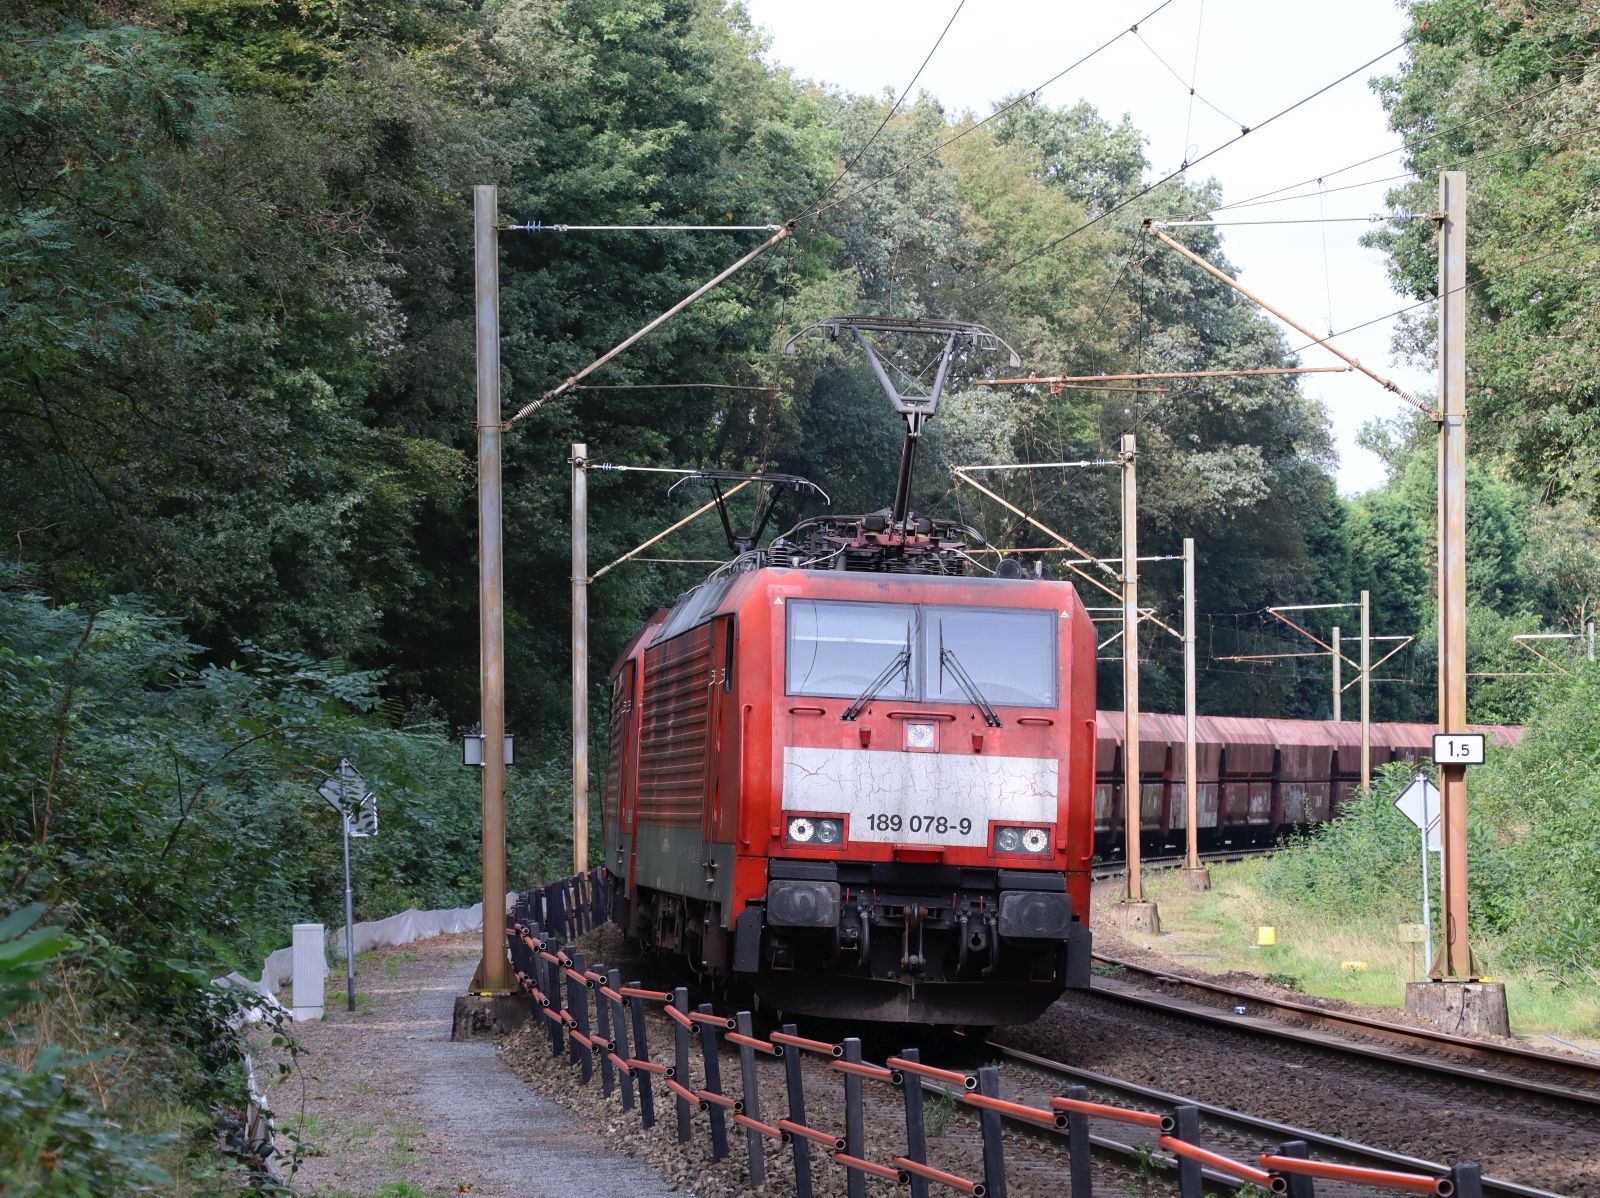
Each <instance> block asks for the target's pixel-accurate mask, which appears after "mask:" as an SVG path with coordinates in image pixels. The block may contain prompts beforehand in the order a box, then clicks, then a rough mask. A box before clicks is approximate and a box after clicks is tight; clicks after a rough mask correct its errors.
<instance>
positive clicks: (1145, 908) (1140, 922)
mask: <svg viewBox="0 0 1600 1198" xmlns="http://www.w3.org/2000/svg"><path fill="white" fill-rule="evenodd" d="M1112 910H1113V911H1115V912H1116V920H1117V926H1118V927H1119V928H1121V929H1122V930H1123V931H1125V932H1141V933H1143V934H1144V935H1146V936H1159V935H1161V912H1160V911H1158V910H1157V909H1156V905H1155V903H1153V902H1151V901H1150V900H1148V899H1144V900H1141V901H1139V902H1131V903H1130V902H1122V903H1117V904H1116V906H1115V907H1113V908H1112Z"/></svg>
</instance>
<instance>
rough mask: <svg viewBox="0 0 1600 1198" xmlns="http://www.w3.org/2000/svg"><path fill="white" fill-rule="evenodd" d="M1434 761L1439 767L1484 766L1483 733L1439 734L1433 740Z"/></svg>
mask: <svg viewBox="0 0 1600 1198" xmlns="http://www.w3.org/2000/svg"><path fill="white" fill-rule="evenodd" d="M1433 760H1434V761H1435V762H1436V763H1437V764H1439V765H1482V764H1483V733H1481V732H1440V733H1437V734H1436V735H1435V736H1434V738H1433Z"/></svg>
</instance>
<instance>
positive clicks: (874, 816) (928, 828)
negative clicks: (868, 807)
mask: <svg viewBox="0 0 1600 1198" xmlns="http://www.w3.org/2000/svg"><path fill="white" fill-rule="evenodd" d="M867 827H868V828H870V829H871V830H872V831H874V832H900V831H907V832H931V833H933V834H934V835H935V836H947V835H949V834H950V833H952V832H955V833H959V834H960V835H962V836H968V835H970V834H971V832H972V821H971V820H970V819H966V818H962V819H950V818H949V817H947V816H943V815H901V814H900V813H899V812H869V813H868V815H867Z"/></svg>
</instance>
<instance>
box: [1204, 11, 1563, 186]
mask: <svg viewBox="0 0 1600 1198" xmlns="http://www.w3.org/2000/svg"><path fill="white" fill-rule="evenodd" d="M1410 40H1411V39H1410V38H1407V39H1406V41H1405V42H1404V43H1402V45H1405V44H1409V43H1410ZM1374 61H1376V60H1374ZM1566 82H1567V81H1566V80H1564V79H1563V80H1558V81H1557V82H1555V83H1552V84H1551V85H1550V86H1549V87H1547V88H1545V89H1543V90H1542V91H1537V92H1534V93H1533V94H1532V95H1529V96H1523V97H1522V98H1521V99H1519V100H1513V101H1512V102H1511V103H1509V104H1505V105H1502V106H1501V107H1499V108H1495V109H1492V110H1490V111H1489V112H1486V113H1483V114H1482V115H1480V116H1475V117H1473V118H1471V119H1470V120H1466V121H1463V122H1462V123H1461V124H1459V125H1452V126H1450V128H1448V129H1441V130H1439V131H1438V132H1436V133H1429V134H1426V135H1425V136H1423V137H1417V138H1410V139H1407V140H1406V141H1403V142H1401V143H1400V144H1399V145H1398V146H1395V147H1394V148H1393V149H1391V150H1384V151H1382V152H1380V153H1377V154H1373V155H1371V156H1370V157H1368V158H1362V159H1360V160H1359V161H1356V162H1352V163H1350V164H1349V165H1348V166H1341V167H1339V168H1337V169H1335V170H1331V171H1323V172H1322V173H1321V174H1318V175H1312V176H1311V177H1310V178H1309V179H1301V180H1300V181H1299V182H1298V183H1286V184H1284V185H1283V186H1282V187H1275V188H1273V189H1272V190H1270V191H1263V192H1261V193H1259V194H1257V195H1253V196H1250V197H1249V198H1247V199H1243V200H1238V201H1236V202H1234V203H1232V204H1222V205H1220V206H1219V207H1216V208H1213V209H1210V211H1212V212H1221V211H1222V210H1223V209H1225V208H1243V207H1245V206H1246V205H1250V204H1255V203H1258V202H1259V201H1261V200H1264V199H1266V198H1267V197H1268V196H1275V195H1277V194H1279V193H1280V192H1285V191H1293V190H1294V189H1295V188H1297V187H1305V186H1306V185H1307V184H1310V183H1317V182H1320V181H1321V180H1323V179H1331V178H1332V177H1333V176H1334V175H1342V174H1344V173H1345V172H1346V171H1353V170H1355V169H1356V167H1358V166H1366V165H1367V164H1368V163H1369V162H1377V161H1378V160H1379V159H1380V158H1387V157H1389V156H1390V155H1391V154H1400V153H1404V152H1405V151H1407V150H1415V149H1419V148H1420V147H1422V146H1425V145H1427V144H1428V143H1429V142H1433V141H1437V140H1438V139H1439V138H1441V137H1448V136H1450V135H1451V134H1454V133H1460V132H1462V131H1463V130H1466V129H1470V128H1472V127H1473V126H1474V125H1479V124H1482V123H1483V122H1484V121H1486V120H1488V119H1489V118H1490V117H1495V116H1499V115H1500V114H1501V113H1504V112H1509V111H1511V109H1513V108H1518V107H1521V106H1522V105H1523V104H1527V103H1530V102H1531V101H1533V100H1539V99H1543V98H1544V97H1545V96H1548V95H1549V94H1550V93H1551V92H1553V91H1556V90H1557V89H1559V88H1560V87H1562V86H1563V85H1564V84H1565V83H1566ZM1541 140H1542V139H1541ZM1498 152H1499V151H1485V153H1498ZM1406 173H1407V174H1414V173H1415V172H1411V171H1408V172H1406Z"/></svg>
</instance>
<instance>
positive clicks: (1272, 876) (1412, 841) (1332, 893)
mask: <svg viewBox="0 0 1600 1198" xmlns="http://www.w3.org/2000/svg"><path fill="white" fill-rule="evenodd" d="M1597 711H1600V668H1597V667H1596V666H1594V665H1592V664H1590V663H1587V662H1580V663H1577V664H1576V665H1575V666H1574V667H1573V672H1572V674H1571V676H1569V677H1555V678H1551V679H1550V680H1549V681H1547V682H1546V683H1544V685H1543V688H1542V690H1541V691H1540V692H1539V694H1538V696H1537V698H1536V699H1535V704H1534V710H1533V714H1532V718H1531V719H1530V720H1529V722H1528V724H1527V726H1526V732H1525V735H1524V737H1523V739H1522V741H1521V742H1520V743H1519V744H1517V745H1516V746H1514V747H1512V748H1509V749H1505V748H1491V749H1490V751H1489V754H1488V760H1487V762H1486V763H1485V764H1484V765H1482V766H1476V767H1473V768H1472V770H1471V772H1470V774H1469V776H1468V777H1469V786H1468V805H1469V809H1468V820H1467V837H1468V857H1469V869H1468V875H1467V882H1468V887H1469V892H1470V893H1469V901H1470V902H1471V911H1472V920H1473V924H1472V926H1473V932H1474V939H1475V941H1477V943H1475V944H1474V946H1473V951H1474V952H1475V953H1477V954H1478V955H1479V957H1480V959H1481V960H1483V961H1484V962H1486V963H1488V964H1490V965H1491V966H1492V967H1493V968H1498V969H1506V968H1517V969H1532V970H1537V971H1539V972H1542V973H1545V974H1547V975H1548V976H1550V977H1552V978H1554V979H1555V980H1557V981H1575V980H1579V979H1581V978H1587V979H1588V980H1590V981H1593V982H1600V969H1597V967H1596V964H1595V962H1596V961H1600V834H1597V832H1596V829H1597V828H1600V719H1597V718H1596V712H1597ZM1415 772H1416V771H1415V768H1414V767H1412V766H1409V765H1401V764H1392V765H1386V766H1383V767H1381V768H1380V769H1379V771H1378V773H1377V775H1376V777H1375V778H1374V781H1373V787H1372V791H1371V793H1370V794H1367V795H1357V796H1355V797H1354V798H1352V799H1351V800H1350V801H1349V802H1347V803H1345V805H1344V806H1343V808H1342V809H1341V810H1340V812H1339V815H1338V817H1337V818H1336V819H1334V820H1332V821H1330V822H1329V823H1327V824H1324V825H1322V826H1321V827H1320V828H1317V829H1316V830H1315V831H1313V832H1311V833H1310V834H1308V835H1306V836H1302V837H1299V838H1297V839H1295V840H1294V841H1292V842H1291V843H1290V844H1289V845H1287V846H1286V847H1285V848H1284V850H1283V851H1282V852H1280V853H1279V854H1277V855H1276V856H1275V857H1274V858H1273V860H1272V862H1271V864H1270V865H1269V866H1268V868H1267V871H1266V882H1265V885H1266V887H1267V890H1268V892H1269V893H1271V894H1274V895H1276V896H1277V897H1279V898H1281V899H1284V900H1286V901H1289V902H1292V903H1293V904H1294V905H1295V906H1297V907H1300V908H1302V909H1304V910H1307V911H1310V912H1313V913H1325V914H1328V915H1337V916H1341V917H1355V918H1369V917H1371V918H1377V917H1382V918H1390V919H1394V920H1396V921H1402V920H1412V919H1415V918H1416V914H1415V913H1416V910H1417V896H1418V886H1419V882H1418V872H1419V868H1418V847H1419V846H1418V840H1417V830H1416V828H1415V827H1414V826H1413V825H1412V824H1411V823H1410V822H1409V821H1408V820H1407V819H1406V818H1405V817H1404V816H1402V815H1401V814H1400V813H1399V812H1398V811H1396V810H1395V809H1394V800H1395V798H1396V797H1397V796H1398V795H1399V793H1400V791H1401V790H1402V789H1404V787H1405V786H1406V785H1408V784H1409V783H1410V781H1411V779H1412V778H1413V777H1414V776H1415ZM1433 861H1434V863H1435V864H1437V862H1438V858H1437V857H1435V858H1433ZM1433 886H1434V896H1435V900H1436V902H1435V908H1434V910H1435V918H1436V919H1437V912H1438V906H1437V896H1438V886H1439V878H1438V876H1437V871H1435V873H1434V877H1433ZM1436 932H1437V929H1436Z"/></svg>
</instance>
